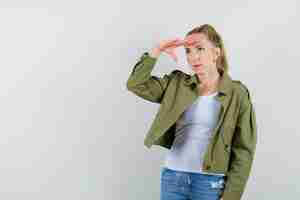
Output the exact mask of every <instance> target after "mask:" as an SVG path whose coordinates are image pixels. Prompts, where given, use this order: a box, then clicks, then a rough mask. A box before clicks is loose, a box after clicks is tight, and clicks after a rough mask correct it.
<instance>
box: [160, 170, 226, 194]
mask: <svg viewBox="0 0 300 200" xmlns="http://www.w3.org/2000/svg"><path fill="white" fill-rule="evenodd" d="M160 176H161V177H160V181H161V185H160V200H188V199H190V200H219V199H220V198H221V196H222V192H223V189H224V179H225V177H224V176H222V175H211V174H200V173H194V172H185V171H178V170H173V169H170V168H167V167H162V168H161V174H160Z"/></svg>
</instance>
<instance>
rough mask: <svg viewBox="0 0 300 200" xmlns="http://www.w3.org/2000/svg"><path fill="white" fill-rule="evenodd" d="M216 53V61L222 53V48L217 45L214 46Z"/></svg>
mask: <svg viewBox="0 0 300 200" xmlns="http://www.w3.org/2000/svg"><path fill="white" fill-rule="evenodd" d="M214 53H215V55H214V56H215V61H216V60H217V59H218V57H220V55H221V49H220V48H219V47H215V48H214Z"/></svg>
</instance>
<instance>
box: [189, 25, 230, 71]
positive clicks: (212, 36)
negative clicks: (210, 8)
mask: <svg viewBox="0 0 300 200" xmlns="http://www.w3.org/2000/svg"><path fill="white" fill-rule="evenodd" d="M193 33H203V34H205V35H206V36H207V38H208V40H209V41H210V42H212V44H213V45H214V46H215V47H219V48H220V50H221V51H220V56H219V57H218V58H217V61H216V62H217V70H218V72H219V74H221V75H222V74H223V73H224V72H225V73H228V61H227V56H226V52H225V48H224V44H223V40H222V38H221V36H220V34H219V33H218V32H217V31H216V30H215V29H214V28H213V27H212V26H211V25H209V24H203V25H201V26H197V27H195V28H193V29H192V30H191V31H189V32H188V33H187V34H186V36H188V35H191V34H193Z"/></svg>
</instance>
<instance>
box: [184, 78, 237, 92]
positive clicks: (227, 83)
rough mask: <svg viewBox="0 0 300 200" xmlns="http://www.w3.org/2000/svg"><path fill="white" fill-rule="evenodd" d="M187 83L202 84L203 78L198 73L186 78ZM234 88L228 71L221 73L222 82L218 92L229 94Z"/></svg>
mask: <svg viewBox="0 0 300 200" xmlns="http://www.w3.org/2000/svg"><path fill="white" fill-rule="evenodd" d="M184 83H185V85H192V84H193V85H197V84H199V85H200V84H201V80H200V79H199V77H198V76H197V74H196V73H194V74H193V75H190V76H189V77H188V78H187V79H185V82H184ZM231 89H232V79H231V77H230V75H229V74H228V73H223V74H222V75H221V80H220V84H219V85H218V89H217V90H218V92H219V93H223V94H225V95H227V94H229V93H230V91H231Z"/></svg>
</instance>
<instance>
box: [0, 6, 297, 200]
mask: <svg viewBox="0 0 300 200" xmlns="http://www.w3.org/2000/svg"><path fill="white" fill-rule="evenodd" d="M297 3H298V4H299V2H297V1H296V0H286V1H272V2H271V1H258V0H256V1H254V0H252V1H224V2H222V1H190V2H187V1H185V2H184V1H158V0H156V1H138V0H133V1H121V0H110V1H92V0H85V1H67V0H60V1H58V0H51V1H50V0H49V1H32V0H28V1H1V2H0V26H1V31H0V70H1V71H0V82H1V84H0V95H1V96H0V102H1V104H0V113H1V114H0V119H1V121H0V122H1V123H0V133H1V134H0V158H1V164H0V177H1V178H0V199H5V200H12V199H16V200H17V199H31V200H40V199H43V200H48V199H49V200H50V199H51V200H52V199H72V200H76V199H84V200H87V199H89V200H92V199H95V200H96V199H106V200H116V199H130V200H134V199H136V200H140V199H144V200H153V199H159V193H160V188H159V187H160V168H161V167H162V164H163V162H164V158H165V155H166V153H167V150H166V149H163V148H160V147H158V146H152V148H151V149H148V148H146V146H144V144H143V140H144V137H145V135H146V132H147V131H148V130H149V128H150V125H151V123H152V121H153V119H154V116H155V114H156V112H157V110H158V107H159V105H158V104H154V103H151V102H147V101H145V100H143V99H141V98H139V97H137V96H135V95H134V94H133V93H131V92H129V91H128V90H127V88H126V81H127V79H128V77H129V74H130V73H131V71H132V69H133V66H134V64H135V63H136V62H137V61H138V59H139V58H140V56H141V55H142V54H143V53H144V52H146V51H148V50H150V48H152V47H153V46H154V45H155V44H157V43H158V42H159V41H160V40H163V39H169V38H172V37H182V38H183V37H184V35H185V34H186V33H187V32H188V31H189V30H191V29H192V28H193V27H195V26H199V25H202V24H205V23H208V24H211V25H213V26H214V27H215V28H216V30H217V31H218V32H219V33H220V34H221V36H222V37H223V40H224V45H225V48H226V50H227V55H228V60H229V67H230V71H229V73H230V75H231V76H232V78H233V79H235V80H240V81H242V82H243V83H245V84H246V85H247V86H248V88H249V90H250V93H251V98H252V101H253V104H254V106H255V110H256V116H257V125H258V144H257V151H256V155H255V161H254V164H253V168H252V172H251V175H250V179H249V181H248V184H247V187H246V190H245V193H244V195H243V199H245V200H251V199H272V200H281V199H297V198H298V197H299V196H300V190H299V177H300V172H299V169H300V161H299V159H298V147H299V141H300V136H299V133H300V128H299V126H298V121H299V119H298V117H299V105H298V102H299V101H300V95H299V93H298V89H299V82H300V81H299V71H300V70H299V66H300V62H299V55H300V53H299V52H300V51H299V39H298V38H299V35H300V29H299V26H298V24H299V20H300V14H299V5H297ZM177 52H178V55H179V64H176V63H175V62H174V61H173V60H172V59H171V58H169V57H168V56H167V55H166V54H162V55H161V57H160V58H159V60H158V62H157V64H156V66H155V68H154V70H153V75H158V76H162V75H163V74H164V73H169V72H170V71H171V70H173V69H175V68H178V69H181V70H183V71H186V72H191V70H190V68H189V66H188V64H187V62H186V57H185V53H184V51H183V49H178V50H177Z"/></svg>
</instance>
